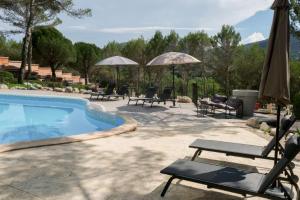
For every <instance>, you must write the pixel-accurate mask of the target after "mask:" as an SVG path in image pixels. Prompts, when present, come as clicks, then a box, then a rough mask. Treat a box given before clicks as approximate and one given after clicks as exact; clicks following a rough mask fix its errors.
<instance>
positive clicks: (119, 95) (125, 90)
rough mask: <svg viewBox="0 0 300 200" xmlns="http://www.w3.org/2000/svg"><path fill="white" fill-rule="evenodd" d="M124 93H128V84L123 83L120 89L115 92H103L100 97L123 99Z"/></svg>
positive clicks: (103, 98) (104, 98)
mask: <svg viewBox="0 0 300 200" xmlns="http://www.w3.org/2000/svg"><path fill="white" fill-rule="evenodd" d="M125 95H128V85H123V86H122V87H120V89H119V90H118V91H117V94H113V93H112V94H103V95H101V96H102V98H101V100H107V101H108V100H110V99H111V98H115V99H118V98H123V99H125Z"/></svg>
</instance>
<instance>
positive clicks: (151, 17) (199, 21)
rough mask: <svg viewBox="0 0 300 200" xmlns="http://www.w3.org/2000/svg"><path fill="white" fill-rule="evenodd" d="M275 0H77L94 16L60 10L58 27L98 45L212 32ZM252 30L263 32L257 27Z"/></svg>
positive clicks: (247, 15)
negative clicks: (155, 34)
mask: <svg viewBox="0 0 300 200" xmlns="http://www.w3.org/2000/svg"><path fill="white" fill-rule="evenodd" d="M272 3H273V0H247V1H245V0H126V1H124V0H109V1H108V0H84V1H83V0H74V5H75V6H76V8H91V9H92V17H84V18H82V19H77V18H72V17H70V16H68V15H67V14H61V15H60V16H59V17H60V18H61V19H62V21H63V23H62V24H61V25H59V26H58V28H59V30H61V31H62V32H63V34H65V35H66V36H67V37H69V38H70V39H71V40H72V41H74V42H76V41H88V42H95V43H96V44H98V45H104V44H106V43H107V42H108V41H112V40H116V41H120V42H123V41H127V40H130V39H132V38H135V37H137V36H140V35H143V36H144V37H145V38H150V37H152V35H153V32H154V31H155V30H161V31H162V32H164V33H167V32H168V31H169V30H175V31H177V32H178V33H179V34H180V36H184V35H186V34H187V33H188V32H193V31H199V30H204V31H207V32H208V33H209V34H210V35H213V34H215V33H217V32H218V31H219V30H220V29H221V26H222V25H223V24H229V25H236V24H238V23H239V22H241V21H243V20H245V19H247V18H249V17H251V16H253V15H255V13H256V12H258V11H262V10H266V9H268V8H270V6H271V4H272ZM270 23H271V22H270ZM257 24H260V21H258V22H257ZM1 26H2V24H1V22H0V27H1ZM246 28H247V27H246ZM250 31H251V32H255V31H256V32H263V33H264V31H263V30H257V29H256V27H253V28H252V27H251V30H250ZM247 35H248V34H247Z"/></svg>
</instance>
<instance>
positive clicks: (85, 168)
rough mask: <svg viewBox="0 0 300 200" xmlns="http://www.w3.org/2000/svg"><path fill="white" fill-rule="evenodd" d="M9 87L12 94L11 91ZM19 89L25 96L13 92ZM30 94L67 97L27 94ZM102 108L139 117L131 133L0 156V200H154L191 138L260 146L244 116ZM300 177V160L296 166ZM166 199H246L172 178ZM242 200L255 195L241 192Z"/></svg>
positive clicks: (265, 166) (218, 157)
mask: <svg viewBox="0 0 300 200" xmlns="http://www.w3.org/2000/svg"><path fill="white" fill-rule="evenodd" d="M10 92H11V91H10ZM17 93H23V94H24V93H27V94H28V92H27V91H19V92H17ZM30 94H47V95H49V94H51V95H52V94H55V95H71V96H80V97H83V98H87V95H73V94H61V93H49V92H47V93H46V92H36V91H32V92H30ZM100 104H102V105H103V106H104V107H105V108H106V110H107V111H111V112H115V113H122V114H126V115H128V116H131V117H132V118H134V119H136V120H137V121H138V124H139V126H138V129H137V130H136V131H135V132H131V133H127V134H123V135H118V136H112V137H108V138H101V139H95V140H90V141H85V142H79V143H71V144H64V145H55V146H47V147H40V148H32V149H26V150H19V151H12V152H7V153H1V155H0V199H9V200H10V199H11V200H12V199H22V200H27V199H30V200H31V199H33V200H37V199H51V200H60V199H61V200H66V199H70V200H135V199H136V200H156V199H162V198H161V197H160V192H161V191H162V189H163V187H164V184H165V183H166V181H167V179H168V178H169V177H168V176H165V175H161V174H160V173H159V171H160V170H161V169H162V168H164V167H165V166H167V165H168V164H170V163H172V162H173V161H175V160H176V159H178V158H190V157H191V156H192V155H193V150H191V149H189V148H188V145H189V144H190V143H191V142H193V141H194V140H195V139H196V138H203V139H214V140H222V141H231V142H232V141H233V142H239V143H245V144H255V145H265V144H266V143H267V141H266V140H265V139H263V138H262V137H260V136H259V134H261V133H259V131H257V130H254V129H252V128H249V127H247V126H245V121H244V120H239V119H221V118H217V119H216V118H211V117H197V116H196V114H195V108H194V107H193V105H192V104H180V105H179V108H172V109H171V108H169V107H168V105H167V106H163V105H160V106H156V107H153V108H150V107H149V106H146V107H141V106H127V105H126V104H127V101H126V100H119V101H111V102H100ZM198 160H201V161H205V162H210V163H220V162H221V163H228V162H232V163H231V165H233V166H237V167H241V168H246V169H251V170H257V171H260V172H268V170H269V169H270V168H271V167H272V162H271V161H266V160H260V159H257V160H250V159H244V158H236V157H226V156H224V155H222V154H217V153H203V156H202V158H201V159H200V158H199V159H198ZM296 165H297V166H296V169H297V170H296V174H298V175H299V174H300V163H299V162H297V163H296ZM164 199H165V200H200V199H201V200H202V199H203V200H206V199H222V200H223V199H225V200H226V199H228V200H229V199H245V198H244V197H242V196H240V195H235V194H232V193H227V192H223V191H220V190H214V189H207V188H206V187H204V186H201V185H198V184H193V183H189V182H186V181H174V184H172V186H171V187H170V189H169V191H168V193H167V194H166V196H165V198H164ZM246 199H253V200H256V199H261V198H257V197H247V198H246Z"/></svg>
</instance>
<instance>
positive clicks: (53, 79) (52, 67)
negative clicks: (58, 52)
mask: <svg viewBox="0 0 300 200" xmlns="http://www.w3.org/2000/svg"><path fill="white" fill-rule="evenodd" d="M50 67H51V72H52V81H56V68H55V66H54V65H51V66H50Z"/></svg>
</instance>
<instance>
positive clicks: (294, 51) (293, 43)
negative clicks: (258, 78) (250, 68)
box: [246, 35, 300, 60]
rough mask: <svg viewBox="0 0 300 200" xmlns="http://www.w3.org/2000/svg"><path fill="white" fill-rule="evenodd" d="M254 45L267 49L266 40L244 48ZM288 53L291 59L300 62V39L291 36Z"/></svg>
mask: <svg viewBox="0 0 300 200" xmlns="http://www.w3.org/2000/svg"><path fill="white" fill-rule="evenodd" d="M254 44H258V46H260V47H261V48H267V45H268V40H262V41H259V42H254V43H250V44H246V46H251V45H254ZM290 53H291V58H292V59H297V60H300V39H299V38H296V37H295V36H293V35H291V38H290Z"/></svg>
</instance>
